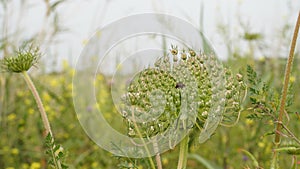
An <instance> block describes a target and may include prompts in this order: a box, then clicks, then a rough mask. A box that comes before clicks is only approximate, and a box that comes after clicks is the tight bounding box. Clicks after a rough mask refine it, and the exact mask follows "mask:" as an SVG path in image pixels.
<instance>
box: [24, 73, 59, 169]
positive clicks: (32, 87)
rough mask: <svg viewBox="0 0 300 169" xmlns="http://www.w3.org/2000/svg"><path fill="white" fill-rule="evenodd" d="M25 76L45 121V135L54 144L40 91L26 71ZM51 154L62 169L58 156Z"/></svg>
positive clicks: (57, 166) (57, 165) (56, 166)
mask: <svg viewBox="0 0 300 169" xmlns="http://www.w3.org/2000/svg"><path fill="white" fill-rule="evenodd" d="M22 74H23V77H24V79H25V81H26V83H27V85H28V87H29V89H30V91H31V93H32V94H33V96H34V99H35V101H36V103H37V106H38V109H39V111H40V113H41V117H42V121H43V124H44V128H45V130H46V133H45V136H47V135H48V134H50V135H51V138H52V142H54V137H53V133H52V130H51V127H50V123H49V120H48V117H47V114H46V111H45V108H44V106H43V103H42V100H41V98H40V96H39V93H38V91H37V90H36V88H35V86H34V84H33V82H32V80H31V78H30V76H29V75H28V73H27V72H26V71H24V72H22ZM51 153H52V157H53V159H54V161H55V168H57V169H61V168H62V166H61V162H60V160H59V159H56V155H55V152H54V151H53V150H52V149H51Z"/></svg>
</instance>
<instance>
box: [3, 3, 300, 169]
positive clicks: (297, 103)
mask: <svg viewBox="0 0 300 169" xmlns="http://www.w3.org/2000/svg"><path fill="white" fill-rule="evenodd" d="M299 9H300V1H298V0H277V1H274V0H264V1H261V0H228V1H221V0H201V1H197V0H188V1H180V0H165V1H157V0H150V1H138V0H127V1H122V0H72V1H70V0H41V1H35V0H21V1H18V0H0V25H1V26H0V58H4V57H8V56H11V55H13V54H14V51H15V50H17V49H18V48H20V47H22V46H24V45H25V44H28V43H34V44H38V46H40V49H41V51H42V53H43V55H42V57H41V60H40V63H39V64H38V65H37V67H36V68H35V67H34V68H32V69H30V71H29V73H30V74H31V76H32V77H33V81H34V82H35V84H36V85H37V89H38V91H39V92H40V95H41V98H42V101H43V103H44V106H45V109H46V112H47V113H48V116H49V120H50V122H51V125H52V128H53V131H54V133H55V137H56V141H57V142H58V143H59V144H62V145H63V147H64V149H65V152H66V163H67V164H68V165H69V168H82V169H115V168H118V167H119V168H125V166H126V165H128V164H127V162H126V161H124V159H120V158H118V157H114V156H113V155H112V154H110V153H109V152H107V151H105V150H102V149H101V148H100V147H98V146H97V145H96V144H95V143H94V142H93V141H92V140H90V139H89V137H88V136H87V135H86V134H85V132H84V131H83V129H82V128H81V126H80V124H79V122H78V120H77V117H76V113H75V110H74V108H73V100H72V75H73V74H74V66H75V64H76V60H77V59H76V58H78V57H79V56H80V53H81V50H82V49H83V48H84V46H85V45H86V44H87V43H88V40H89V38H90V37H91V36H92V35H93V34H94V33H95V31H96V29H98V28H99V27H102V26H105V25H107V24H109V23H111V22H113V21H115V20H117V19H120V18H122V17H125V16H129V15H132V14H138V13H153V12H155V13H164V14H170V15H173V16H176V17H179V18H181V19H184V20H186V21H188V22H189V23H191V24H192V25H194V26H195V27H196V28H197V29H199V30H201V31H202V32H203V33H204V35H205V36H206V37H207V38H208V40H209V41H210V43H211V44H212V45H213V46H214V49H215V51H216V53H217V56H218V57H219V58H220V59H221V60H222V61H223V64H224V65H226V66H227V67H229V68H230V69H232V72H235V73H237V72H244V74H245V76H246V73H245V72H246V69H247V65H251V66H252V67H253V68H254V70H255V71H257V74H258V76H259V77H260V78H261V79H262V80H263V81H264V82H266V84H268V85H269V86H271V87H272V88H273V91H274V93H279V94H280V91H281V88H282V83H283V77H284V68H285V63H286V58H287V56H288V52H289V46H290V42H291V38H292V34H293V27H294V24H295V21H296V17H297V14H298V11H299ZM166 24H167V23H166ZM124 29H126V28H124ZM156 40H157V41H159V42H158V43H157V44H159V45H160V44H162V43H161V42H160V40H161V39H156ZM299 42H300V38H298V47H297V48H296V54H295V60H294V63H293V65H294V66H293V72H292V76H291V78H290V82H291V84H293V85H292V87H293V88H292V90H291V91H290V95H289V96H291V98H292V99H293V104H290V105H289V107H288V108H287V113H288V114H289V119H288V121H289V123H288V125H289V127H290V129H291V130H293V133H294V134H295V135H296V136H297V137H298V138H299V137H300V134H299V133H300V119H297V118H299V116H297V114H296V112H298V111H299V110H300V97H299V92H300V84H299V82H300V73H299V72H300V66H299V65H298V64H300V53H299V52H300V50H299V49H300V48H299ZM133 43H134V42H133ZM136 45H146V44H136ZM168 46H169V45H168ZM135 47H136V46H135ZM123 48H124V53H126V54H127V53H130V51H128V50H129V49H126V48H125V47H123ZM137 48H138V47H137ZM133 50H134V49H133ZM126 54H123V55H126ZM112 62H116V64H118V63H117V62H118V58H116V59H115V60H113V59H112ZM116 64H112V65H113V66H115V65H116ZM244 74H243V75H244ZM19 79H20V76H19V75H17V74H13V73H0V168H1V169H2V168H3V169H19V168H20V169H40V168H49V166H48V165H47V159H46V155H45V147H44V146H43V143H44V138H43V135H42V134H41V133H43V125H42V121H41V120H40V114H39V113H38V109H37V107H36V103H35V101H34V99H33V96H32V95H31V93H30V91H29V89H28V88H27V86H26V84H25V82H24V81H22V80H19ZM96 84H101V89H100V90H97V93H96V96H97V98H98V104H99V106H101V107H104V108H105V110H107V111H105V112H116V111H117V110H116V109H115V107H114V103H113V100H112V99H111V96H110V94H111V93H110V92H111V91H110V90H111V89H110V84H111V81H110V79H107V78H105V77H104V76H102V75H101V74H99V75H98V76H97V77H96ZM274 97H275V96H274ZM291 102H292V101H291ZM250 104H251V102H250V100H249V99H247V100H246V101H245V103H244V107H247V105H250ZM251 111H252V110H249V111H248V110H245V111H244V112H243V113H242V114H241V118H240V121H239V122H238V123H237V125H235V126H233V127H231V128H227V127H223V126H220V127H218V129H217V131H216V134H215V135H214V136H213V137H212V138H211V139H210V140H209V141H207V142H205V143H204V144H200V145H197V144H191V147H190V150H189V151H190V153H194V154H197V155H198V156H197V157H201V159H202V160H199V158H198V159H194V158H191V159H189V160H188V164H187V168H192V169H199V168H206V167H207V165H205V163H206V162H207V163H212V164H213V165H215V168H224V169H235V168H247V167H249V168H253V160H252V159H251V156H249V154H247V153H245V152H244V151H242V150H247V151H248V152H251V154H252V155H253V156H255V158H256V159H257V161H258V162H259V164H260V166H262V167H266V168H268V166H270V158H271V153H272V145H273V137H272V136H269V135H271V134H270V131H272V130H273V128H274V126H273V123H274V121H272V120H270V118H265V119H264V118H252V117H253V116H254V115H253V114H255V113H253V112H251ZM251 115H252V116H251ZM256 115H257V114H256ZM104 116H105V118H106V119H107V120H108V121H109V122H110V123H112V124H113V123H114V122H115V121H114V118H113V115H112V114H111V113H105V114H104ZM257 116H260V115H257ZM115 123H117V122H115ZM116 125H119V124H116ZM284 141H285V140H284V139H283V142H284ZM178 152H179V150H178V148H175V149H174V150H170V151H168V152H166V153H164V154H162V164H163V166H164V168H170V169H173V168H176V163H174V161H177V158H178ZM293 159H295V158H294V157H293V156H291V155H289V154H286V155H283V156H282V159H281V161H280V163H281V164H282V166H287V167H286V168H289V167H290V166H291V161H292V160H293ZM203 160H204V161H203ZM296 163H298V164H300V159H298V161H296ZM128 168H130V167H128ZM137 168H139V169H142V168H147V167H145V165H143V162H139V163H137Z"/></svg>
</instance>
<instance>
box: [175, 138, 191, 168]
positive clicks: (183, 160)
mask: <svg viewBox="0 0 300 169" xmlns="http://www.w3.org/2000/svg"><path fill="white" fill-rule="evenodd" d="M188 144H189V136H188V135H187V136H185V138H184V139H183V140H182V141H181V142H180V151H179V160H178V165H177V169H186V164H187V155H188Z"/></svg>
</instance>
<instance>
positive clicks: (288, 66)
mask: <svg viewBox="0 0 300 169" xmlns="http://www.w3.org/2000/svg"><path fill="white" fill-rule="evenodd" d="M299 27H300V12H299V13H298V18H297V22H296V26H295V30H294V34H293V39H292V43H291V48H290V53H289V58H288V61H287V64H286V69H285V75H284V84H283V88H282V94H281V100H280V108H279V115H278V123H277V125H276V132H275V140H274V146H275V149H276V148H278V147H279V145H280V140H281V134H280V133H281V128H282V118H283V115H284V109H285V102H286V97H287V91H288V87H289V81H290V74H291V69H292V64H293V60H294V52H295V48H296V42H297V37H298V32H299ZM277 163H278V154H277V152H276V151H274V152H273V157H272V164H271V168H272V169H273V168H278V165H277Z"/></svg>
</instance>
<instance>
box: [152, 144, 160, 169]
mask: <svg viewBox="0 0 300 169" xmlns="http://www.w3.org/2000/svg"><path fill="white" fill-rule="evenodd" d="M153 147H154V151H155V153H156V155H155V161H156V166H157V169H162V164H161V157H160V153H159V149H158V145H157V141H156V140H155V141H154V143H153Z"/></svg>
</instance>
